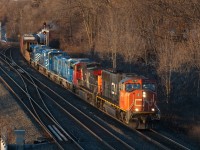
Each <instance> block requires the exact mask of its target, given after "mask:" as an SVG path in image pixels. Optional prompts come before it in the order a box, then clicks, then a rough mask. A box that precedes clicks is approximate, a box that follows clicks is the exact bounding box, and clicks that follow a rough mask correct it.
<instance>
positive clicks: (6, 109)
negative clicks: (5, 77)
mask: <svg viewBox="0 0 200 150" xmlns="http://www.w3.org/2000/svg"><path fill="white" fill-rule="evenodd" d="M15 129H23V130H25V143H26V144H31V143H33V141H34V140H35V139H37V138H38V137H42V136H43V135H42V134H43V132H42V130H41V129H40V128H39V126H37V125H36V123H35V122H33V121H32V119H31V118H29V117H28V116H27V114H26V113H25V112H24V111H23V110H22V108H21V106H20V104H19V103H18V102H17V99H15V98H14V97H12V95H11V94H10V93H9V91H8V90H7V89H6V88H5V86H4V85H3V84H2V83H1V81H0V131H1V135H2V134H4V135H5V134H6V133H7V135H8V143H9V144H13V143H15V134H14V130H15Z"/></svg>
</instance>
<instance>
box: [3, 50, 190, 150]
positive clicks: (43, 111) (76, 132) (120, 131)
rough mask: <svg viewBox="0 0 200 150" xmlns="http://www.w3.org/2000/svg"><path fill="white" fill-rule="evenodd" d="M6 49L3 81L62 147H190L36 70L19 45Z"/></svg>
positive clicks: (4, 52)
mask: <svg viewBox="0 0 200 150" xmlns="http://www.w3.org/2000/svg"><path fill="white" fill-rule="evenodd" d="M4 50H5V51H1V54H0V55H1V58H3V59H1V60H0V61H1V70H0V72H1V76H2V78H1V79H2V81H4V82H5V84H7V86H8V87H11V86H12V88H11V90H12V91H13V93H15V95H16V96H17V97H18V99H19V100H20V101H21V102H22V103H23V105H24V106H25V107H26V109H27V110H28V111H29V112H30V114H32V116H33V117H34V118H35V119H36V120H37V121H38V122H39V124H40V125H41V126H43V128H44V130H45V131H46V132H47V133H49V135H50V136H51V137H52V138H53V140H54V141H55V142H56V143H57V144H58V146H59V147H60V149H65V148H69V146H71V147H73V148H75V149H171V148H172V149H174V148H178V149H179V148H180V149H187V148H186V147H184V146H181V144H178V145H179V147H178V146H175V144H174V145H173V144H172V143H174V142H172V141H171V143H170V142H169V141H170V140H169V141H168V143H167V142H164V143H163V140H157V139H161V138H160V137H159V135H155V133H153V132H152V131H151V133H149V132H148V131H147V132H146V131H144V132H143V131H142V132H139V131H137V130H131V129H129V128H127V127H126V126H124V125H123V124H121V123H120V122H119V121H116V120H115V119H113V118H110V117H109V116H107V115H105V114H103V113H102V112H101V111H99V110H97V109H95V108H94V107H92V106H91V105H89V104H87V103H85V102H84V101H82V100H80V98H78V97H77V96H75V95H73V94H72V93H71V92H69V91H67V90H66V89H64V88H62V87H60V86H59V85H56V84H54V83H52V82H51V81H50V80H48V79H47V78H46V77H44V76H42V75H41V74H38V73H36V71H35V70H34V69H33V68H30V66H29V65H28V64H27V63H25V62H24V61H23V58H22V57H21V56H20V54H19V50H18V52H17V51H16V50H17V49H16V48H12V47H10V48H8V49H4ZM12 56H13V57H12ZM16 91H17V92H16ZM152 134H154V136H152Z"/></svg>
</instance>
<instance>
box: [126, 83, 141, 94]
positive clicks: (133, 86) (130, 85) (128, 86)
mask: <svg viewBox="0 0 200 150" xmlns="http://www.w3.org/2000/svg"><path fill="white" fill-rule="evenodd" d="M125 88H126V91H127V92H131V91H133V90H137V89H140V84H139V83H127V84H126V87H125Z"/></svg>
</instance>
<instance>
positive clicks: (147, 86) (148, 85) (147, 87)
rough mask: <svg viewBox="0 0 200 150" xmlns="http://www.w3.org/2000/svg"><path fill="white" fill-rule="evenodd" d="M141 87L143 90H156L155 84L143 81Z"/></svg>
mask: <svg viewBox="0 0 200 150" xmlns="http://www.w3.org/2000/svg"><path fill="white" fill-rule="evenodd" d="M142 88H143V89H145V90H151V91H156V86H155V84H154V83H143V85H142Z"/></svg>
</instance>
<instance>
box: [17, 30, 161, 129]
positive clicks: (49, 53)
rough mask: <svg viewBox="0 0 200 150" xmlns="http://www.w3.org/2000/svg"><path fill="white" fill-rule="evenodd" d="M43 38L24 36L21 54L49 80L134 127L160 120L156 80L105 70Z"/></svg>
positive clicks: (149, 126)
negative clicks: (50, 44) (47, 44)
mask: <svg viewBox="0 0 200 150" xmlns="http://www.w3.org/2000/svg"><path fill="white" fill-rule="evenodd" d="M39 41H40V40H38V39H37V36H34V35H27V34H26V35H24V36H23V37H22V38H21V43H20V49H21V53H22V55H23V56H24V57H25V59H26V60H27V61H28V62H29V63H30V64H31V65H32V66H33V67H34V68H36V69H37V70H38V71H39V72H40V73H42V74H44V75H45V76H47V77H48V78H49V79H51V80H53V81H54V82H56V83H58V84H60V85H62V86H63V87H65V88H66V89H68V90H71V91H72V92H74V94H76V95H78V96H79V97H81V98H82V99H83V100H85V101H87V102H88V103H90V104H91V105H93V106H95V107H96V108H98V109H100V110H102V111H103V112H105V113H107V114H109V115H111V116H113V117H115V118H117V119H118V120H120V121H121V122H123V123H124V124H126V125H128V126H131V127H132V128H136V129H147V128H152V126H153V125H154V123H155V122H157V120H160V110H159V108H158V106H157V104H156V102H157V100H158V99H157V91H156V82H155V80H152V79H148V78H146V77H144V76H139V75H136V74H134V73H132V74H131V73H123V72H119V71H115V70H113V69H104V68H102V66H101V65H100V64H99V63H97V62H94V61H91V60H90V59H88V58H71V57H70V56H69V55H68V54H67V53H66V52H63V51H62V50H58V49H52V48H50V47H49V46H46V45H41V43H40V42H39Z"/></svg>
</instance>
